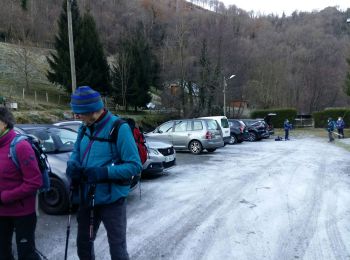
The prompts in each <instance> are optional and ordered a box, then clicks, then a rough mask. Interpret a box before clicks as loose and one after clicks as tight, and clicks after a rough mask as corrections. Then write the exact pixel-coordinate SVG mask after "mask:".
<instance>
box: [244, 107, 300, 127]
mask: <svg viewBox="0 0 350 260" xmlns="http://www.w3.org/2000/svg"><path fill="white" fill-rule="evenodd" d="M269 113H275V114H276V115H275V116H273V117H272V121H271V122H272V124H273V126H274V127H277V128H282V127H283V123H284V120H285V119H288V120H289V121H291V122H293V120H294V118H295V117H296V115H297V110H296V109H294V108H285V109H282V108H280V109H261V110H254V111H252V113H251V114H250V117H251V118H265V117H266V116H267V115H268V114H269Z"/></svg>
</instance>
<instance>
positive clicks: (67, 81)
mask: <svg viewBox="0 0 350 260" xmlns="http://www.w3.org/2000/svg"><path fill="white" fill-rule="evenodd" d="M71 6H72V27H73V37H74V38H75V39H76V38H77V36H78V33H79V28H80V14H79V9H78V5H77V2H76V0H73V1H72V3H71ZM55 50H56V52H51V53H50V56H49V57H47V61H48V63H49V66H50V70H49V71H48V72H47V78H48V80H49V81H50V82H51V83H54V84H58V85H61V86H63V87H64V88H65V89H66V91H67V92H68V93H70V92H71V86H72V79H71V73H70V60H69V42H68V19H67V2H66V0H63V4H62V12H61V14H60V17H59V20H58V34H57V35H56V37H55ZM74 55H75V57H79V56H80V48H79V47H78V46H77V41H76V40H75V41H74Z"/></svg>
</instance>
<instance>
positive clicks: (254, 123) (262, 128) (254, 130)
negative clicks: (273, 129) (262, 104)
mask: <svg viewBox="0 0 350 260" xmlns="http://www.w3.org/2000/svg"><path fill="white" fill-rule="evenodd" d="M242 122H243V123H244V124H245V125H246V127H247V130H248V135H247V136H246V137H245V140H247V141H250V142H254V141H258V140H261V139H263V138H268V137H270V133H269V130H268V129H267V126H266V123H265V122H264V121H263V120H256V119H242Z"/></svg>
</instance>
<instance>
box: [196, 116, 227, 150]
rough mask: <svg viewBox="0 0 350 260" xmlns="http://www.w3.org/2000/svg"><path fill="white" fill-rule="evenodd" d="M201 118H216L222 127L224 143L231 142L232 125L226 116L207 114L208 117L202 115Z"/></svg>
mask: <svg viewBox="0 0 350 260" xmlns="http://www.w3.org/2000/svg"><path fill="white" fill-rule="evenodd" d="M200 118H206V119H214V120H215V121H216V122H217V123H218V124H219V126H220V128H221V131H222V137H223V139H224V144H225V145H226V144H229V143H230V140H231V134H230V126H229V124H228V120H227V117H226V116H207V117H200Z"/></svg>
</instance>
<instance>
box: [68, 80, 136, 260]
mask: <svg viewBox="0 0 350 260" xmlns="http://www.w3.org/2000/svg"><path fill="white" fill-rule="evenodd" d="M70 105H71V108H72V111H73V113H74V114H75V115H76V117H77V118H79V119H80V120H82V121H83V125H82V126H81V127H80V129H79V132H78V137H77V141H76V143H75V147H74V150H73V153H72V155H71V157H70V159H69V161H68V162H67V170H66V173H67V175H68V176H69V177H70V178H71V181H72V185H73V188H78V189H79V192H80V201H79V210H78V213H77V221H78V235H77V247H78V256H79V258H80V259H89V260H91V259H95V253H94V240H95V238H96V234H97V231H98V229H99V226H100V224H101V222H102V223H103V224H104V226H105V228H106V231H107V237H108V243H109V250H110V254H111V259H112V260H116V259H129V256H128V252H127V247H126V197H127V195H128V193H129V191H130V182H131V180H132V178H133V176H135V175H137V174H138V173H140V172H141V169H142V166H141V162H140V157H139V154H138V150H137V147H136V144H135V140H134V137H133V135H132V133H131V130H130V127H129V126H128V124H126V123H123V124H121V125H120V128H119V132H118V136H117V139H116V140H115V141H114V142H111V140H110V139H109V135H110V132H111V130H112V128H113V125H114V123H115V121H117V120H118V119H119V118H118V117H117V116H115V115H112V114H111V112H109V111H107V110H106V109H104V105H103V102H102V99H101V96H100V93H98V92H97V91H94V90H93V89H91V88H90V87H88V86H84V87H79V88H78V89H77V90H76V91H75V92H74V93H73V94H72V96H71V103H70ZM91 231H92V232H91ZM99 258H100V257H97V259H99Z"/></svg>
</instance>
